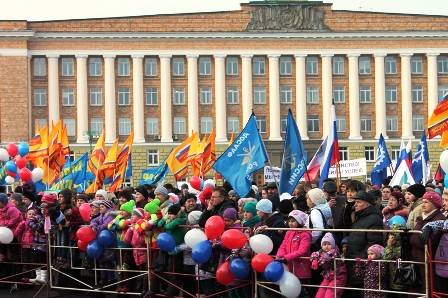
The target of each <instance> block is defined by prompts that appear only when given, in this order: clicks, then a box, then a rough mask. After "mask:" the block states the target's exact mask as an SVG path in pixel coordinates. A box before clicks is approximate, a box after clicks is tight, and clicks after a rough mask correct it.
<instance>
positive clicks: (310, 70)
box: [306, 57, 318, 75]
mask: <svg viewBox="0 0 448 298" xmlns="http://www.w3.org/2000/svg"><path fill="white" fill-rule="evenodd" d="M317 72H318V62H317V57H306V74H309V75H317Z"/></svg>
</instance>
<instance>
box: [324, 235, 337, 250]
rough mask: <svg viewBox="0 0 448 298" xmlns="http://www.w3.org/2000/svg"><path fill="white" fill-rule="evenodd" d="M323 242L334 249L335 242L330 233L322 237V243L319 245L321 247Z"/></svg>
mask: <svg viewBox="0 0 448 298" xmlns="http://www.w3.org/2000/svg"><path fill="white" fill-rule="evenodd" d="M324 242H330V244H331V246H333V248H335V247H336V242H335V241H334V237H333V235H332V234H331V233H326V234H325V235H324V237H322V241H321V242H320V245H321V246H322V245H323V244H324Z"/></svg>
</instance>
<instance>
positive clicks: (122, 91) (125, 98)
mask: <svg viewBox="0 0 448 298" xmlns="http://www.w3.org/2000/svg"><path fill="white" fill-rule="evenodd" d="M130 104H131V90H130V88H118V105H119V106H128V105H130Z"/></svg>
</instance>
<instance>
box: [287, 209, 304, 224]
mask: <svg viewBox="0 0 448 298" xmlns="http://www.w3.org/2000/svg"><path fill="white" fill-rule="evenodd" d="M288 217H293V218H294V219H295V220H296V221H297V222H298V223H299V225H301V226H305V225H306V222H307V221H308V215H306V213H305V212H302V211H300V210H293V211H291V212H290V213H289V215H288Z"/></svg>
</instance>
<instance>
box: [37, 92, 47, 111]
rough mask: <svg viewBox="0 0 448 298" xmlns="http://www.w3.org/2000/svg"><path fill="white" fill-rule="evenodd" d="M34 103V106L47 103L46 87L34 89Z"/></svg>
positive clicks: (41, 105)
mask: <svg viewBox="0 0 448 298" xmlns="http://www.w3.org/2000/svg"><path fill="white" fill-rule="evenodd" d="M34 105H35V106H36V107H44V106H46V105H47V89H34Z"/></svg>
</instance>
